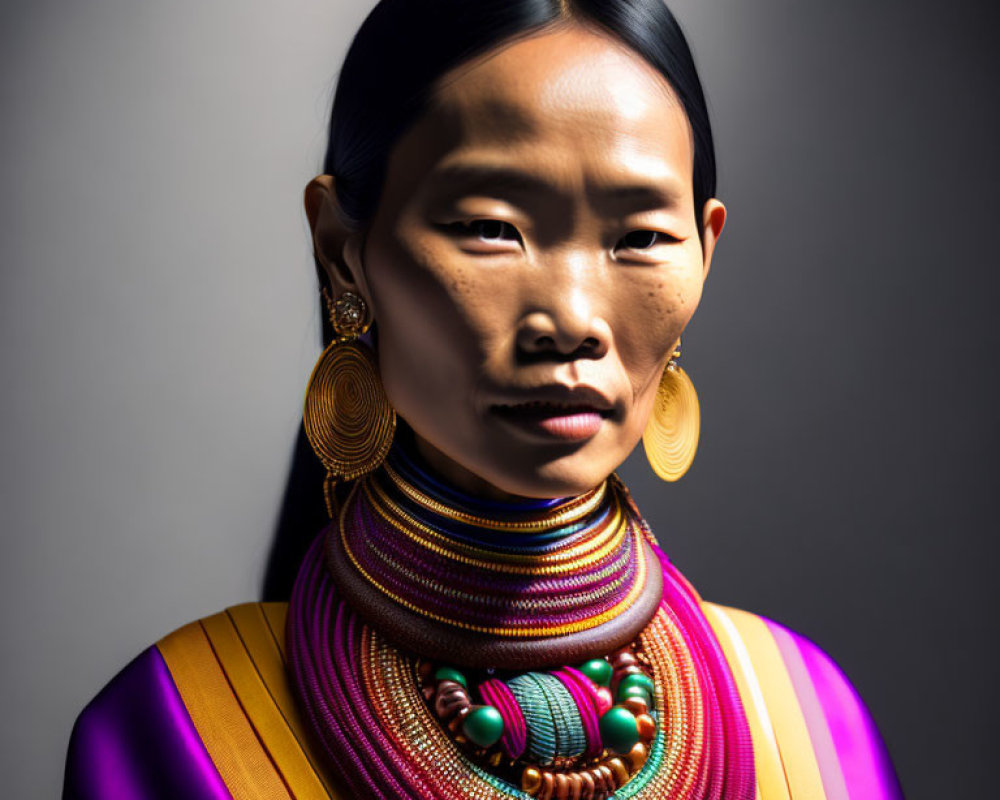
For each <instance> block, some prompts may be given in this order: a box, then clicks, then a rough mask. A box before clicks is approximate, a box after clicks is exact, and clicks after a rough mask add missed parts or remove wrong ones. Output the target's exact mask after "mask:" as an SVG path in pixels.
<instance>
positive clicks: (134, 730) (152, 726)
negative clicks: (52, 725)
mask: <svg viewBox="0 0 1000 800" xmlns="http://www.w3.org/2000/svg"><path fill="white" fill-rule="evenodd" d="M154 798H185V800H232V795H231V794H230V793H229V790H228V789H227V788H226V785H225V783H224V782H223V780H222V778H221V777H220V776H219V773H218V771H217V770H216V768H215V765H214V764H213V763H212V760H211V758H210V757H209V755H208V752H207V751H206V750H205V746H204V745H203V744H202V741H201V738H200V737H199V736H198V732H197V731H196V730H195V727H194V724H193V723H192V722H191V717H190V715H189V714H188V712H187V709H186V708H185V707H184V702H183V701H182V700H181V696H180V694H178V692H177V687H176V686H175V685H174V681H173V679H172V678H171V676H170V671H169V670H168V669H167V665H166V663H165V662H164V661H163V656H161V655H160V651H159V650H157V649H156V647H155V646H154V647H150V648H148V649H147V650H145V651H144V652H142V653H140V654H139V655H138V656H137V657H136V658H135V660H133V661H132V662H131V663H130V664H129V665H128V666H126V667H125V669H123V670H122V671H121V672H119V673H118V674H117V675H116V676H115V677H114V678H113V679H112V680H111V682H110V683H108V685H107V686H105V687H104V689H102V690H101V692H100V694H98V695H97V697H95V698H94V699H93V700H92V701H91V702H90V704H89V705H88V706H87V707H86V708H85V709H84V710H83V711H82V712H81V713H80V716H79V717H78V718H77V720H76V725H74V726H73V734H72V736H71V737H70V742H69V753H68V755H67V758H66V778H65V783H64V785H63V800H153V799H154Z"/></svg>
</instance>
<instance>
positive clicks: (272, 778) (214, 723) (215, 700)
mask: <svg viewBox="0 0 1000 800" xmlns="http://www.w3.org/2000/svg"><path fill="white" fill-rule="evenodd" d="M157 647H158V648H159V650H160V653H161V654H162V655H163V660H164V661H165V662H166V664H167V668H168V669H169V670H170V675H171V677H172V678H173V679H174V684H175V685H176V686H177V691H178V692H179V693H180V696H181V699H182V700H183V701H184V706H185V708H187V711H188V714H190V715H191V721H192V722H193V723H194V727H195V729H196V730H197V731H198V735H199V736H201V740H202V742H203V743H204V744H205V749H206V750H207V751H208V755H209V756H210V757H211V759H212V762H213V763H214V764H215V767H216V769H217V770H218V771H219V775H220V776H221V777H222V780H223V781H225V783H226V786H227V787H228V788H229V791H230V792H231V793H232V795H233V797H234V798H237V799H238V800H242V799H243V798H276V799H277V798H290V797H291V795H290V794H289V792H288V788H287V787H286V786H285V784H284V782H283V781H282V780H281V776H280V775H279V774H278V772H277V770H276V769H275V768H274V764H273V763H272V762H271V759H270V758H269V757H268V754H267V751H266V750H265V749H264V747H263V745H262V744H261V742H260V739H259V737H258V735H257V732H256V731H255V730H254V728H253V726H252V725H251V723H250V720H249V719H248V718H247V715H246V714H245V713H244V710H243V707H242V706H241V705H240V701H239V699H238V698H237V696H236V694H235V693H234V691H233V687H232V685H231V684H230V682H229V679H228V678H227V676H226V673H225V672H224V671H223V669H222V665H221V663H220V661H219V659H218V658H217V657H216V651H215V650H214V649H213V647H212V644H211V642H210V641H209V638H208V635H207V634H206V631H205V628H204V627H203V626H202V624H201V623H200V622H192V623H191V624H190V625H185V626H184V627H183V628H180V629H179V630H177V631H174V632H173V633H172V634H170V635H169V636H167V637H166V638H164V639H161V640H160V641H159V642H158V643H157Z"/></svg>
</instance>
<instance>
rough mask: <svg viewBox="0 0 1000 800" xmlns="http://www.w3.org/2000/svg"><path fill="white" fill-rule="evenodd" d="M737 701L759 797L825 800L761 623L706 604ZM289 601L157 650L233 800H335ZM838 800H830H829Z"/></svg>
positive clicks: (250, 610) (245, 608)
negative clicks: (299, 681) (297, 694)
mask: <svg viewBox="0 0 1000 800" xmlns="http://www.w3.org/2000/svg"><path fill="white" fill-rule="evenodd" d="M704 608H705V613H706V615H707V617H708V620H709V622H710V623H711V624H712V627H713V629H714V630H715V633H716V636H717V637H718V639H719V642H720V643H721V645H722V648H723V652H724V653H725V655H726V658H727V660H728V661H729V664H730V666H731V668H732V670H733V673H734V675H735V678H736V683H737V688H738V690H739V693H740V696H741V698H742V699H743V703H744V708H745V709H746V713H747V717H748V719H749V723H750V732H751V736H752V738H753V745H754V756H755V758H756V764H757V782H758V789H757V797H758V798H759V800H827V798H828V795H827V794H826V793H825V792H824V788H823V782H822V779H821V776H820V770H819V766H818V763H817V759H816V755H815V753H814V750H813V746H812V742H811V740H810V735H809V731H808V729H807V726H806V722H805V719H804V716H803V711H802V709H801V707H800V705H799V701H798V699H797V697H796V692H795V689H794V686H793V685H792V681H791V678H790V676H789V673H788V669H787V668H786V664H785V662H784V660H783V659H782V656H781V653H780V652H779V651H778V648H777V645H776V644H775V641H774V638H773V636H772V634H771V632H770V631H769V630H768V628H767V625H766V624H765V623H764V621H763V620H762V619H761V618H760V617H758V616H756V615H754V614H749V613H747V612H745V611H739V610H736V609H732V608H726V607H723V606H717V605H714V604H712V603H705V604H704ZM286 614H287V604H285V603H246V604H244V605H239V606H234V607H232V608H229V609H227V610H226V611H224V612H222V613H220V614H216V615H215V616H212V617H207V618H206V619H203V620H201V621H199V622H194V623H191V624H190V625H186V626H185V627H183V628H181V629H180V630H178V631H176V632H174V633H172V634H171V635H170V636H168V637H166V638H165V639H163V640H161V641H160V642H159V643H158V647H159V649H160V652H161V653H162V654H163V657H164V659H165V660H166V663H167V667H168V668H169V669H170V672H171V675H172V676H173V678H174V682H175V683H176V685H177V688H178V690H179V692H180V695H181V698H182V699H183V701H184V704H185V706H186V707H187V709H188V711H189V713H190V714H191V718H192V721H193V722H194V725H195V728H196V729H197V731H198V733H199V734H200V735H201V737H202V740H203V741H204V743H205V747H206V749H207V750H208V753H209V755H210V756H211V758H212V761H213V762H214V763H215V765H216V767H217V768H218V770H219V773H220V774H221V775H222V777H223V779H224V780H225V782H226V784H227V786H228V787H229V788H230V791H231V792H232V793H233V796H234V797H235V798H237V800H242V799H243V798H248V799H250V798H253V799H254V800H258V799H259V800H264V799H265V798H266V799H267V800H273V799H274V798H296V799H299V798H301V799H302V800H313V798H335V800H348V795H347V794H344V793H340V792H339V791H338V790H335V788H334V787H335V785H336V784H335V776H331V775H329V774H327V773H326V772H325V768H324V766H323V764H322V760H321V758H320V756H319V754H318V753H314V752H312V751H311V750H310V747H309V740H308V737H307V734H306V726H305V725H304V720H303V719H302V718H301V716H300V715H299V712H298V709H297V707H296V704H295V700H294V697H293V695H292V690H291V685H290V683H289V681H288V678H287V677H286V673H285V666H286V662H285V655H284V633H285V616H286ZM829 800H834V798H832V797H831V798H829Z"/></svg>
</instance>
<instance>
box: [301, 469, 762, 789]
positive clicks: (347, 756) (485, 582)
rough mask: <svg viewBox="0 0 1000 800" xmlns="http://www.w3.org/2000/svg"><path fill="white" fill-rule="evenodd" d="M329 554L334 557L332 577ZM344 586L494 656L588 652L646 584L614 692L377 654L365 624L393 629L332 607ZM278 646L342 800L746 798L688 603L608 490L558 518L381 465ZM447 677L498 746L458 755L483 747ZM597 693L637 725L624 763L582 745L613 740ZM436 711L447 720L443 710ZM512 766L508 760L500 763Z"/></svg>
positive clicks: (537, 505)
mask: <svg viewBox="0 0 1000 800" xmlns="http://www.w3.org/2000/svg"><path fill="white" fill-rule="evenodd" d="M331 552H333V553H339V554H340V557H341V562H339V566H337V568H336V569H334V568H332V567H331ZM650 553H653V554H655V555H654V556H653V557H652V561H651V562H650V563H648V564H647V563H646V562H647V561H648V560H649V559H648V556H649V554H650ZM338 569H339V570H340V572H339V573H338V572H337V570H338ZM345 569H350V570H353V572H354V576H353V578H352V579H351V580H352V581H357V582H359V583H360V584H363V585H367V586H368V587H369V591H370V592H371V594H369V595H365V596H366V597H369V598H375V597H377V598H379V603H382V602H384V603H389V604H391V605H390V606H389V607H390V608H392V607H395V608H397V609H398V613H399V614H405V615H407V617H406V618H407V620H408V622H409V623H413V624H416V625H417V627H423V626H437V627H438V628H439V629H441V630H444V631H446V632H449V631H457V632H458V633H459V634H460V635H463V636H466V637H469V638H474V637H477V636H478V637H483V638H487V637H488V638H491V639H495V640H498V641H500V642H503V643H504V644H505V647H506V648H507V649H505V650H503V651H502V652H503V653H507V652H510V651H513V652H516V651H517V650H518V649H519V648H522V647H530V646H531V645H532V642H535V643H536V644H537V642H538V640H539V639H541V640H542V641H560V640H571V639H572V637H573V636H574V635H580V634H581V633H585V634H595V633H596V634H598V635H599V634H600V633H601V632H602V631H603V630H604V628H606V627H607V628H610V626H611V625H613V624H614V623H613V620H614V618H615V616H616V615H618V616H621V615H622V614H624V613H625V611H627V610H628V608H629V605H630V604H634V603H635V598H636V597H637V596H638V595H639V593H640V592H641V591H642V589H643V587H644V586H645V585H646V584H647V583H648V580H647V579H648V577H649V576H650V575H654V574H655V575H656V576H657V577H659V575H660V573H661V571H662V575H663V591H662V600H661V601H660V602H659V604H658V606H657V607H656V609H655V613H653V614H652V618H651V619H650V620H649V621H648V622H645V623H644V625H643V626H642V627H641V629H640V631H639V633H638V635H637V636H636V637H634V639H630V640H629V643H622V642H618V643H616V644H614V645H610V646H608V647H607V648H606V649H605V650H604V653H605V654H607V655H609V656H610V658H609V660H608V661H606V662H604V663H605V664H606V665H607V669H609V670H611V671H612V673H614V675H613V678H612V679H609V681H607V682H604V681H603V679H601V677H600V675H599V674H595V670H596V673H600V672H601V669H602V668H601V667H600V666H599V665H595V664H594V663H593V659H591V660H589V661H587V662H585V663H581V662H579V661H578V662H577V663H575V664H573V663H570V662H552V661H551V659H549V663H545V664H540V666H541V667H545V668H547V669H534V668H532V669H531V670H524V671H521V672H518V671H517V670H510V669H508V670H506V671H504V670H503V669H501V670H500V671H498V672H497V671H495V670H494V669H493V668H492V667H491V666H490V663H491V662H483V663H466V662H467V661H468V660H467V659H465V660H463V653H462V651H461V650H458V651H455V650H452V651H451V652H449V653H448V655H449V657H448V658H447V659H442V657H441V656H442V653H440V652H438V653H429V652H425V651H424V649H423V648H422V646H421V645H422V644H423V642H422V640H419V639H418V640H417V643H418V646H416V647H414V646H412V645H411V646H410V647H404V646H401V643H400V637H399V636H398V635H397V636H389V635H388V632H389V631H390V630H391V629H392V624H391V623H390V624H382V623H383V621H384V620H387V619H388V618H389V616H395V615H394V614H391V612H385V610H384V607H381V608H380V610H379V612H378V613H375V614H373V613H367V614H366V613H364V612H366V611H368V612H371V609H370V608H365V607H363V606H362V605H361V604H359V603H358V602H357V597H350V596H349V595H350V593H349V592H348V593H347V595H345V592H344V591H343V589H344V587H345V585H346V584H345V582H344V581H343V580H337V578H339V577H343V576H344V570H345ZM654 570H655V572H654ZM332 573H333V574H332ZM352 600H353V601H354V602H351V601H352ZM288 626H289V627H288V643H289V661H290V670H291V673H292V678H293V685H294V687H295V690H296V693H297V694H298V698H299V702H300V705H301V706H302V708H303V710H304V712H305V715H306V718H307V719H308V720H309V723H310V725H311V727H312V728H313V730H314V731H315V732H316V734H317V737H318V740H319V741H320V742H321V743H322V745H323V749H324V750H325V752H326V755H327V757H328V759H329V760H330V762H331V765H332V766H333V767H335V770H336V772H335V774H338V775H340V776H342V778H343V780H344V781H345V782H346V784H347V785H348V786H349V787H350V789H351V790H352V792H353V793H354V796H363V797H372V798H386V800H389V799H390V798H417V799H418V800H424V799H425V798H426V800H432V799H433V800H444V799H445V798H455V800H458V798H490V799H491V800H500V799H501V798H522V799H527V798H530V797H535V798H541V800H548V799H549V798H559V800H567V799H569V800H577V798H580V800H600V798H607V797H614V798H622V799H624V798H643V800H646V799H647V798H656V800H667V799H668V798H669V800H674V798H677V799H678V800H680V798H687V799H689V800H695V798H697V800H702V798H710V799H712V800H719V799H720V798H723V797H724V798H725V799H726V800H730V798H732V800H744V799H745V800H749V798H752V797H753V795H754V786H755V781H754V773H753V755H752V748H751V745H750V738H749V732H748V727H747V723H746V718H745V715H744V713H743V708H742V705H741V703H740V700H739V697H738V695H737V693H736V689H735V685H734V682H733V679H732V676H731V674H730V673H729V670H728V666H727V665H726V662H725V659H724V657H723V655H722V653H721V650H720V649H719V646H718V643H717V642H716V641H715V638H714V636H713V635H712V633H711V630H710V628H709V626H708V623H707V621H706V620H705V618H704V616H703V614H702V612H701V609H700V606H699V599H698V596H697V594H696V593H695V592H694V590H693V589H692V588H691V587H690V585H688V584H687V582H686V581H685V580H684V579H683V577H682V576H681V575H680V573H678V572H677V571H676V569H675V568H674V567H673V566H672V565H671V564H670V563H669V561H667V559H666V557H665V556H663V554H662V553H661V552H660V551H659V550H658V548H656V547H655V544H654V543H653V541H652V537H651V534H650V533H649V531H648V528H647V527H646V525H645V523H644V522H643V520H642V518H641V516H640V515H639V514H638V511H637V510H636V509H635V506H634V504H633V503H632V501H631V498H630V497H629V496H628V492H627V490H625V488H624V486H623V485H622V484H621V483H620V482H619V481H618V480H617V479H616V478H614V477H612V479H610V480H609V481H608V482H607V483H606V484H604V485H602V486H601V487H598V488H597V489H595V490H593V491H592V492H588V493H587V494H585V495H582V496H580V497H578V498H572V499H570V500H561V501H560V500H556V501H533V502H527V503H523V504H494V503H489V502H483V501H479V500H477V499H474V498H470V497H467V496H464V495H461V494H459V493H457V492H456V491H455V490H453V489H451V488H450V487H446V486H444V485H443V484H440V483H439V482H437V481H436V480H435V479H434V478H433V476H431V475H429V474H428V473H427V472H426V471H424V470H421V469H420V467H419V465H417V464H416V463H415V462H414V461H413V460H411V459H410V458H409V457H407V456H406V455H405V453H402V452H400V451H397V450H394V451H393V452H392V453H390V458H389V459H387V462H386V464H385V465H384V467H383V469H381V470H379V471H378V472H377V473H374V474H372V475H370V476H368V477H366V478H364V479H361V480H360V481H358V482H357V483H356V485H355V486H354V488H353V490H352V492H351V494H350V496H349V497H348V499H347V500H346V502H345V503H344V505H343V506H342V508H341V513H340V516H339V520H338V522H337V523H335V524H332V525H331V526H330V527H329V528H328V529H327V531H325V532H324V534H323V535H322V536H320V537H319V538H318V539H317V540H316V542H315V543H314V544H313V546H312V548H311V549H310V551H309V553H308V555H307V557H306V559H305V561H304V563H303V566H302V568H301V571H300V573H299V577H298V579H297V580H296V584H295V589H294V592H293V596H292V602H291V605H290V613H289V622H288ZM411 626H412V625H411ZM457 641H462V640H461V639H459V640H457ZM484 652H486V653H491V652H493V651H489V650H486V651H484ZM497 652H500V651H497ZM442 662H444V663H445V666H441V665H442ZM473 662H475V659H473ZM447 664H450V665H451V666H447ZM554 666H557V667H558V668H557V669H552V667H554ZM449 670H450V671H449ZM470 670H471V671H470ZM619 673H620V674H619ZM628 675H631V678H630V679H629V680H627V681H623V680H622V679H623V678H624V677H625V676H628ZM466 676H468V677H472V678H473V682H474V683H475V686H476V688H475V693H476V698H475V699H477V700H479V701H482V703H484V704H487V705H488V707H489V708H492V709H493V710H494V711H496V712H497V715H498V716H500V717H503V719H504V720H505V723H506V727H505V728H504V729H503V734H502V736H501V738H499V739H496V738H495V737H494V736H493V735H492V734H490V735H488V736H486V738H487V739H491V740H492V741H489V742H486V741H484V740H480V741H479V742H476V741H472V742H470V741H469V735H468V734H469V733H470V732H471V733H472V734H473V736H474V737H476V736H477V732H479V736H482V735H483V734H481V730H480V729H481V728H482V725H478V727H477V725H473V726H471V730H470V726H469V725H468V721H469V719H470V718H469V717H468V714H470V713H471V711H472V710H475V709H472V704H471V697H470V696H469V695H468V693H467V694H466V696H465V697H464V699H463V698H462V697H460V695H461V691H460V690H461V689H464V688H465V687H462V686H460V682H459V681H458V680H456V678H461V680H462V682H466ZM473 676H475V677H473ZM612 680H613V682H612ZM602 683H605V686H604V687H602V685H601V684H602ZM608 683H610V688H612V689H615V690H616V693H617V695H618V696H617V700H618V705H616V706H615V708H616V709H627V710H628V711H629V712H631V713H632V714H633V715H634V719H635V720H637V721H639V728H640V729H641V735H640V737H639V738H641V741H637V742H636V743H635V744H634V745H633V740H632V739H631V738H630V737H629V736H626V737H625V740H622V741H621V742H611V741H601V738H602V735H603V736H604V738H605V739H608V738H609V737H610V739H614V738H615V736H616V735H617V734H616V733H615V732H614V731H615V729H614V727H613V725H611V724H609V725H607V726H605V727H607V729H608V731H610V733H609V732H607V731H605V730H604V729H603V728H601V729H598V728H595V725H598V726H600V725H601V724H603V723H604V719H603V716H601V717H600V720H599V721H597V720H598V716H599V715H597V714H595V713H592V712H589V711H587V709H589V708H590V707H591V705H588V704H592V705H593V707H594V708H596V709H597V710H598V711H599V712H600V713H601V714H603V713H605V712H607V711H608V708H607V706H608V704H609V702H610V700H608V699H607V698H603V697H602V698H599V697H598V693H599V691H600V690H602V689H603V690H604V691H605V692H607V691H608V688H606V687H607V684H608ZM630 685H631V688H629V686H630ZM442 687H443V688H442ZM456 687H458V688H456ZM445 694H447V697H446V698H444V699H442V696H443V695H445ZM456 698H457V701H458V705H457V706H456V705H454V704H453V705H448V703H447V702H446V700H449V699H450V700H451V701H455V700H456ZM511 703H513V704H514V705H513V706H512V705H511ZM442 708H444V709H445V710H446V713H443V714H442V713H441V710H442ZM457 708H458V709H460V710H459V711H456V709H457ZM477 708H478V709H479V710H480V711H481V710H482V708H483V706H479V707H477ZM647 712H648V713H647ZM616 713H618V714H619V718H621V716H622V714H623V713H624V712H622V711H619V712H616ZM489 716H490V715H489V714H484V713H480V714H479V717H480V719H483V718H485V717H489ZM609 716H613V715H609ZM630 719H631V717H630ZM463 720H464V721H465V724H464V726H463ZM619 721H621V720H620V719H619ZM522 723H524V725H523V726H522ZM491 724H492V723H491ZM487 727H489V725H487ZM557 727H558V730H557ZM626 727H628V726H627V725H626ZM494 733H496V731H494ZM456 734H457V735H456ZM626 740H627V741H626ZM609 744H610V746H608V745H609ZM484 745H485V746H484ZM515 756H516V757H521V756H523V758H522V759H521V762H520V763H519V762H518V760H517V758H515ZM532 759H534V760H535V761H536V762H538V763H537V767H535V766H531V760H532ZM525 763H527V764H528V766H525ZM515 765H517V769H514V767H515ZM518 776H520V779H518Z"/></svg>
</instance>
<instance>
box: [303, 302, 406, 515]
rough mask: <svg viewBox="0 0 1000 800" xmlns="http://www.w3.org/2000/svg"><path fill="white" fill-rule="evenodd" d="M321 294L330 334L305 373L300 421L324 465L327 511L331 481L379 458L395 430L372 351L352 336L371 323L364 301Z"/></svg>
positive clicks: (370, 467)
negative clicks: (311, 370)
mask: <svg viewBox="0 0 1000 800" xmlns="http://www.w3.org/2000/svg"><path fill="white" fill-rule="evenodd" d="M323 298H324V299H325V300H326V305H327V309H328V310H329V313H330V322H331V324H332V325H333V330H334V337H333V341H332V342H330V344H329V346H328V347H327V348H326V350H324V351H323V354H322V355H321V356H320V357H319V361H318V362H316V367H315V368H314V369H313V372H312V376H311V377H310V378H309V386H308V388H307V389H306V399H305V405H304V407H303V409H302V422H303V425H304V426H305V430H306V436H307V437H308V438H309V444H311V445H312V449H313V451H315V453H316V455H317V457H318V458H319V460H320V461H322V462H323V466H325V467H326V480H325V481H324V485H323V493H324V496H325V497H326V507H327V511H328V512H330V516H331V517H332V516H333V503H332V500H331V489H332V488H333V486H334V484H335V483H336V482H337V481H338V480H352V479H353V478H357V477H358V476H360V475H364V474H366V473H368V472H371V471H372V470H374V469H375V468H376V467H378V465H379V464H381V463H382V460H383V459H384V458H385V455H386V453H388V452H389V447H390V445H391V444H392V437H393V434H394V432H395V430H396V412H395V411H394V410H393V408H392V406H391V405H390V404H389V399H388V398H387V397H386V394H385V388H384V387H383V386H382V381H381V379H380V378H379V372H378V363H377V362H376V360H375V356H374V354H373V353H372V351H371V349H370V348H368V347H366V346H364V345H363V344H361V343H360V342H359V341H358V337H360V336H361V334H363V333H364V332H365V331H367V330H368V328H369V327H371V323H370V321H366V316H367V306H366V305H365V301H364V300H363V299H362V298H361V297H360V296H358V295H357V294H355V293H354V292H344V293H343V294H342V295H340V297H338V298H337V300H336V302H331V300H330V295H329V294H328V293H327V291H326V289H324V290H323Z"/></svg>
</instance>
